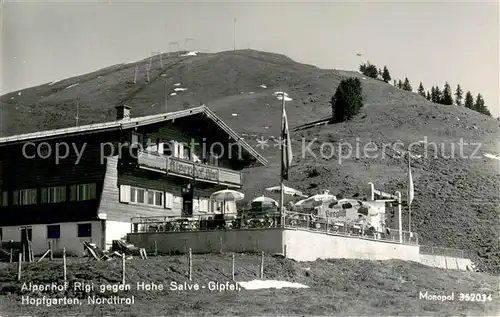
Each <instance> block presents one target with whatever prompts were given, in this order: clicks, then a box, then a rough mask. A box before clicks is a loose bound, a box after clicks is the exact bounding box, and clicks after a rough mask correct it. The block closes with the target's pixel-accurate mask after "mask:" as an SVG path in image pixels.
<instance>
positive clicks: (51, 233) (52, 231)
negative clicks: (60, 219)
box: [47, 225, 61, 239]
mask: <svg viewBox="0 0 500 317" xmlns="http://www.w3.org/2000/svg"><path fill="white" fill-rule="evenodd" d="M60 237H61V226H60V225H50V226H47V239H59V238H60Z"/></svg>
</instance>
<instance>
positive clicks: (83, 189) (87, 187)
mask: <svg viewBox="0 0 500 317" xmlns="http://www.w3.org/2000/svg"><path fill="white" fill-rule="evenodd" d="M70 190H71V201H75V200H76V201H82V200H92V199H96V198H97V186H96V184H95V183H91V184H78V185H71V189H70Z"/></svg>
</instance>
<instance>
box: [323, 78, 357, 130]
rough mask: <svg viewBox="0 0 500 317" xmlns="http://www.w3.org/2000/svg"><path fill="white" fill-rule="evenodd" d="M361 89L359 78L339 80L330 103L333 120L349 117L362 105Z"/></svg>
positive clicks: (343, 119)
mask: <svg viewBox="0 0 500 317" xmlns="http://www.w3.org/2000/svg"><path fill="white" fill-rule="evenodd" d="M362 93H363V89H362V86H361V81H360V80H359V78H347V79H343V80H342V81H341V82H340V85H339V86H338V87H337V90H336V91H335V95H333V97H332V100H331V101H330V105H331V106H332V120H333V122H342V121H346V120H349V119H351V118H352V117H353V116H355V115H356V114H358V113H359V110H360V109H361V107H362V106H363V96H362Z"/></svg>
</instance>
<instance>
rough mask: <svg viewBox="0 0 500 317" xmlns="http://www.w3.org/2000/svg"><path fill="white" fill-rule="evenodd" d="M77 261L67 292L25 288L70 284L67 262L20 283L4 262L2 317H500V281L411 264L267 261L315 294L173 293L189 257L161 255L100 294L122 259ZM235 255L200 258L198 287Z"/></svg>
mask: <svg viewBox="0 0 500 317" xmlns="http://www.w3.org/2000/svg"><path fill="white" fill-rule="evenodd" d="M83 261H86V260H82V259H69V261H68V263H69V265H68V280H69V281H70V287H69V290H68V292H67V293H66V294H64V293H58V292H56V291H54V292H50V291H49V292H44V293H41V292H37V293H32V292H29V291H21V286H22V282H26V283H29V282H32V283H34V284H36V283H51V282H54V281H58V282H60V283H62V281H63V270H62V261H61V260H55V261H52V262H49V261H46V262H42V263H39V264H26V265H25V266H24V268H23V277H22V281H21V282H17V281H16V264H1V266H3V267H0V268H2V272H0V313H2V316H22V315H30V316H119V315H121V316H161V315H175V316H179V315H181V316H182V315H185V316H193V315H216V314H217V315H245V316H246V315H311V314H312V315H346V314H347V315H415V314H417V315H426V316H427V315H435V316H448V315H454V316H467V315H469V316H470V315H472V316H479V315H481V316H484V315H489V316H498V315H499V313H500V286H499V284H498V277H495V276H491V275H487V274H482V273H475V272H459V271H448V270H443V269H435V268H430V267H426V266H423V265H421V264H418V263H414V262H404V261H397V260H393V261H362V260H345V259H338V260H319V261H316V262H309V263H299V262H294V261H292V260H288V259H283V258H278V257H266V258H265V269H264V275H265V276H264V277H265V279H276V280H286V281H292V282H299V283H303V284H305V285H307V286H309V288H308V289H281V290H277V289H263V290H244V289H242V290H241V291H223V292H218V291H209V290H207V289H201V290H198V291H196V290H190V291H179V290H177V291H173V290H170V283H171V282H172V281H176V282H178V283H182V282H184V281H187V282H188V278H187V277H186V272H187V268H188V260H187V258H186V257H185V256H160V257H156V258H150V259H148V260H139V259H133V260H129V261H127V274H126V279H127V283H130V284H131V287H132V289H131V290H130V291H118V293H112V292H109V291H107V292H105V293H100V292H99V285H103V284H118V283H120V281H121V261H120V260H115V261H109V262H83ZM259 264H260V257H259V256H257V255H253V254H237V255H236V257H235V266H236V270H235V273H236V274H235V276H236V277H235V279H236V281H249V280H253V279H258V274H259ZM230 268H231V256H230V255H229V254H221V255H194V260H193V280H192V283H198V284H199V285H200V286H201V285H207V284H208V283H209V282H218V283H226V282H228V281H229V282H230V281H231V278H230V277H231V273H230V272H231V271H230ZM74 282H87V283H91V282H92V283H94V285H95V290H93V291H90V292H89V293H84V292H75V291H73V290H72V285H73V283H74ZM137 282H145V283H151V282H154V283H156V284H160V283H161V284H164V285H165V289H164V290H163V291H139V290H137V289H136V283H137ZM426 291H427V292H429V294H438V295H441V294H447V295H448V294H451V293H452V292H454V293H455V300H454V301H447V302H440V301H429V300H424V299H419V294H420V292H426ZM459 292H464V293H484V294H491V297H492V300H491V301H487V302H465V301H459V299H458V298H459ZM26 295H30V296H32V297H42V296H44V295H45V296H48V297H56V298H61V297H64V296H66V297H79V298H81V302H82V305H81V306H80V305H77V306H51V307H46V306H34V305H22V304H21V297H22V296H26ZM93 295H96V296H104V297H107V296H113V295H116V296H122V297H131V296H132V295H133V296H134V298H135V303H134V304H133V305H109V304H103V305H87V296H93Z"/></svg>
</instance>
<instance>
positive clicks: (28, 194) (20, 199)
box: [12, 188, 36, 205]
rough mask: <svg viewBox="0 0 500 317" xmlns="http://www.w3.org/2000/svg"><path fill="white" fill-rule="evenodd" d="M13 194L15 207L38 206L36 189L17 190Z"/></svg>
mask: <svg viewBox="0 0 500 317" xmlns="http://www.w3.org/2000/svg"><path fill="white" fill-rule="evenodd" d="M12 194H13V195H12V196H13V197H12V198H13V199H12V200H13V204H14V205H33V204H36V188H32V189H21V190H15V191H14V192H13V193H12Z"/></svg>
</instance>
